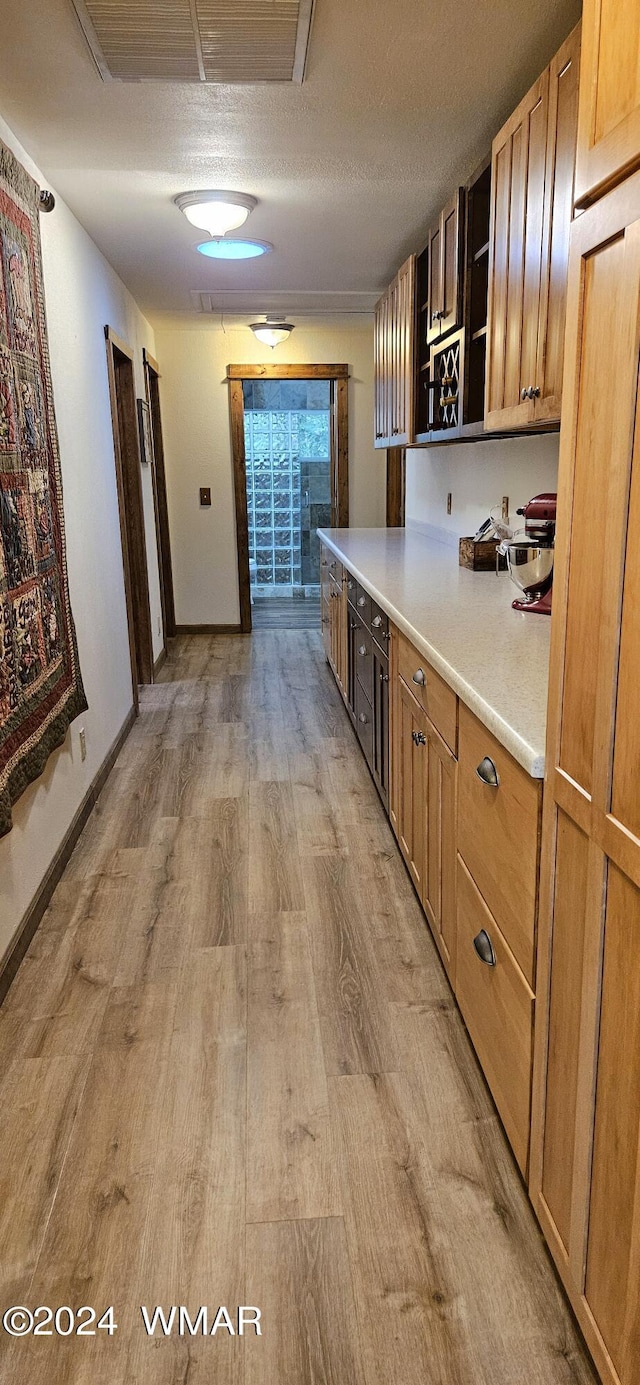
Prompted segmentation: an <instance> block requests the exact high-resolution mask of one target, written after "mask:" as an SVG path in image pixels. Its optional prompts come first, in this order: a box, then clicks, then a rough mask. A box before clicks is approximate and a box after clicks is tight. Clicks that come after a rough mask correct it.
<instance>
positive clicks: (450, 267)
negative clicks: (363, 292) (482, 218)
mask: <svg viewBox="0 0 640 1385" xmlns="http://www.w3.org/2000/svg"><path fill="white" fill-rule="evenodd" d="M463 223H464V188H458V190H457V192H456V193H454V195H453V197H452V198H451V199H450V201H449V202H447V205H446V207H443V209H442V211H441V213H440V216H439V218H438V221H437V223H436V225H435V226H434V227H433V228H432V230H431V231H430V232H429V240H428V255H429V269H428V281H427V282H428V313H427V342H428V344H429V345H431V343H432V342H434V341H438V340H439V339H440V338H441V337H444V336H446V335H447V333H448V332H454V331H455V330H456V328H457V327H460V326H461V325H462V270H463V263H462V233H463Z"/></svg>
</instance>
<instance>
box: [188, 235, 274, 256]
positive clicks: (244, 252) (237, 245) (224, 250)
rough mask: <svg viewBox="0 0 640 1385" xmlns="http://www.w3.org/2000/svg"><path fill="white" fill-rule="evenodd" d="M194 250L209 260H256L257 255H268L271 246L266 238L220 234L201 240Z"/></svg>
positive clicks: (271, 248)
mask: <svg viewBox="0 0 640 1385" xmlns="http://www.w3.org/2000/svg"><path fill="white" fill-rule="evenodd" d="M196 250H199V251H200V254H201V255H206V256H207V258H208V259H210V260H256V259H257V258H258V256H259V255H269V254H270V252H271V251H272V250H273V246H272V245H270V244H269V241H268V240H234V239H233V238H226V237H224V236H222V237H220V238H218V239H216V240H204V241H202V244H201V245H197V246H196Z"/></svg>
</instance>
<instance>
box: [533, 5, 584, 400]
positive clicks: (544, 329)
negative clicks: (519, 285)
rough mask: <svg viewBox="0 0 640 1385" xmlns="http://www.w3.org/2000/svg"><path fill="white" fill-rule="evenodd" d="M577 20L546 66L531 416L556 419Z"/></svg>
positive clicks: (573, 139)
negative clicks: (541, 225)
mask: <svg viewBox="0 0 640 1385" xmlns="http://www.w3.org/2000/svg"><path fill="white" fill-rule="evenodd" d="M579 76H580V25H578V26H577V27H576V28H575V29H574V30H573V33H571V34H570V35H569V37H568V39H567V41H566V43H563V45H562V48H561V49H560V51H559V53H557V54H556V56H555V58H554V59H553V62H552V63H551V65H550V68H549V124H548V138H547V173H546V190H545V215H544V237H543V246H542V281H541V293H540V319H539V326H538V364H537V369H536V391H539V393H537V394H536V400H535V410H534V418H535V421H536V422H537V423H548V422H555V421H557V422H560V409H561V405H562V371H563V366H564V328H565V316H566V302H567V270H568V265H569V234H570V231H571V219H572V216H573V179H574V172H575V157H576V154H575V151H576V129H577V123H578V81H579Z"/></svg>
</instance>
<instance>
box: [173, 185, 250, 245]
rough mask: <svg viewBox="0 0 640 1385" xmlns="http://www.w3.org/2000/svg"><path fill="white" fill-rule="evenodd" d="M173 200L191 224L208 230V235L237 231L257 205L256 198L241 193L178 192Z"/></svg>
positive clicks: (223, 234) (222, 234)
mask: <svg viewBox="0 0 640 1385" xmlns="http://www.w3.org/2000/svg"><path fill="white" fill-rule="evenodd" d="M173 200H174V202H175V204H176V207H179V208H180V211H181V212H184V215H185V216H186V218H187V221H190V222H191V225H192V226H197V227H198V230H200V231H208V232H209V235H210V236H226V234H227V231H237V229H238V227H239V226H244V223H245V221H246V219H247V217H248V215H249V212H252V211H253V209H254V207H257V205H258V199H257V197H249V196H248V195H246V194H245V193H244V192H206V191H205V192H181V193H180V195H179V197H174V199H173Z"/></svg>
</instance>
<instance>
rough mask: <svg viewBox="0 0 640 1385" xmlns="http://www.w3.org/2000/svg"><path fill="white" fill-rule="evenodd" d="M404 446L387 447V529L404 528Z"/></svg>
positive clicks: (405, 465) (405, 464)
mask: <svg viewBox="0 0 640 1385" xmlns="http://www.w3.org/2000/svg"><path fill="white" fill-rule="evenodd" d="M406 476H407V449H406V447H388V448H387V529H404V511H405V489H406Z"/></svg>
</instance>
